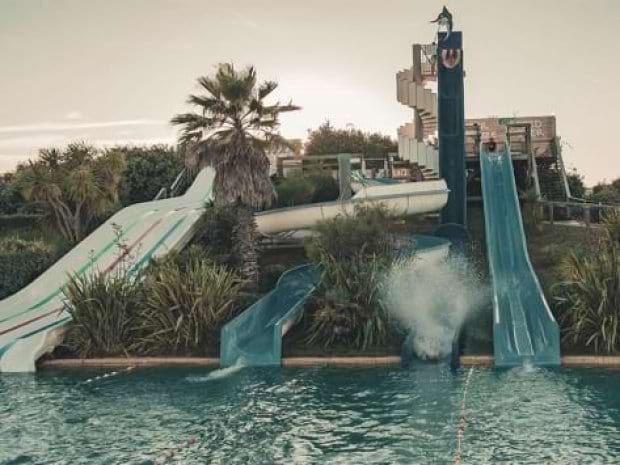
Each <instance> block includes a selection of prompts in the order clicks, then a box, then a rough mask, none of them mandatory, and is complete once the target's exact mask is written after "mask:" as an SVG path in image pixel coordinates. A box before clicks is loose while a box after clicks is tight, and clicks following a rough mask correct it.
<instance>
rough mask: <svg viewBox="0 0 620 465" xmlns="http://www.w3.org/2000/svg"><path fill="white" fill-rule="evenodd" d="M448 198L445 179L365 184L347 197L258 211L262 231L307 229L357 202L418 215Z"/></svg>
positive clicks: (345, 212) (259, 225) (439, 205)
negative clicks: (351, 196) (351, 195)
mask: <svg viewBox="0 0 620 465" xmlns="http://www.w3.org/2000/svg"><path fill="white" fill-rule="evenodd" d="M447 200H448V188H447V186H446V183H445V181H443V180H439V181H425V182H408V183H399V184H389V185H383V186H369V187H364V188H362V189H361V190H360V191H358V192H357V193H356V194H355V197H354V198H352V199H351V200H347V201H334V202H324V203H318V204H310V205H302V206H299V207H291V208H281V209H278V210H270V211H266V212H261V213H257V214H256V223H257V225H258V229H259V231H260V232H262V233H263V234H267V235H269V234H277V233H280V232H284V231H291V230H295V229H306V228H308V227H310V226H312V225H314V224H316V223H317V222H319V221H321V220H326V219H329V218H334V217H336V216H338V215H341V214H352V213H353V212H354V210H355V207H356V206H357V205H373V204H382V205H384V206H385V207H387V208H388V209H389V210H390V211H392V212H393V213H394V215H416V214H420V213H428V212H433V211H437V210H440V209H441V208H443V206H444V205H445V204H446V202H447Z"/></svg>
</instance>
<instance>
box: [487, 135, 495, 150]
mask: <svg viewBox="0 0 620 465" xmlns="http://www.w3.org/2000/svg"><path fill="white" fill-rule="evenodd" d="M496 150H497V142H495V139H493V138H492V137H491V138H489V142H487V152H495V151H496Z"/></svg>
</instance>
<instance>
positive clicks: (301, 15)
mask: <svg viewBox="0 0 620 465" xmlns="http://www.w3.org/2000/svg"><path fill="white" fill-rule="evenodd" d="M444 3H445V4H446V5H447V6H448V8H449V9H450V10H451V11H452V13H453V15H454V21H455V29H457V30H462V31H463V40H464V64H465V69H466V73H467V78H466V81H465V105H466V116H467V117H484V116H513V115H516V116H532V115H538V114H554V115H556V117H557V127H558V133H559V134H560V135H561V137H562V140H563V141H564V142H565V146H564V152H563V153H564V159H565V162H566V163H567V165H568V166H569V167H575V168H577V169H578V171H579V172H580V173H582V174H584V175H585V177H586V183H587V184H588V185H593V184H595V183H597V182H599V181H602V180H611V179H614V178H616V177H620V156H619V155H618V154H617V153H616V150H617V148H616V147H615V145H616V144H615V143H614V141H615V139H617V137H615V136H616V131H619V130H620V116H619V113H618V112H619V110H620V87H619V86H620V82H619V81H618V76H619V75H620V64H619V61H618V58H617V57H618V53H617V46H616V45H614V43H615V42H617V41H618V40H619V39H620V27H618V25H619V24H620V0H520V1H515V0H452V1H446V2H442V1H436V0H382V1H370V0H312V1H310V2H309V1H307V0H88V1H83V0H0V57H2V61H1V65H0V172H2V171H6V170H9V169H11V168H13V167H14V166H15V164H16V163H17V162H19V161H23V160H25V159H28V158H29V157H33V156H36V153H37V150H38V148H41V147H47V146H52V145H56V146H59V145H63V144H66V143H68V142H70V141H75V140H84V141H87V142H90V143H94V144H100V145H112V144H115V143H134V144H150V143H173V142H174V141H175V137H176V129H175V128H173V127H172V126H170V124H169V121H170V118H171V117H172V116H173V115H174V114H176V113H179V112H183V111H186V110H188V109H189V107H188V106H187V105H186V103H185V100H186V98H187V95H188V94H190V93H191V92H193V91H196V90H197V88H196V83H195V82H196V78H197V77H198V76H201V75H209V74H212V73H213V72H214V71H215V67H216V65H217V63H220V62H233V63H234V64H235V65H236V66H240V67H241V66H244V65H248V64H252V65H254V66H255V67H256V68H257V70H258V73H259V78H260V79H274V80H276V81H278V82H279V83H280V86H279V87H278V90H277V91H276V93H275V95H276V97H277V99H278V100H280V101H282V102H288V101H289V100H292V101H293V102H294V103H296V104H298V105H300V106H302V108H303V109H302V110H301V111H299V112H296V113H289V114H286V115H284V116H283V118H282V128H281V132H282V134H283V135H284V136H286V137H289V138H304V137H305V136H306V135H307V131H308V129H312V128H316V127H317V126H319V125H320V124H321V123H322V122H324V121H325V120H326V119H329V120H330V121H331V122H332V123H333V124H334V125H335V126H340V127H346V126H348V125H353V126H355V127H357V128H360V129H363V130H369V131H380V132H383V133H386V134H389V135H392V136H396V129H397V128H398V126H400V125H401V124H403V123H405V122H408V121H410V120H411V118H412V110H411V109H407V108H406V107H404V106H402V105H400V104H399V103H398V102H397V101H396V80H395V73H396V72H397V71H398V70H400V69H404V68H408V67H410V66H411V60H412V58H411V45H412V44H413V43H414V42H418V43H428V42H431V41H432V39H433V35H434V33H435V27H434V26H433V25H431V24H429V20H430V19H434V18H435V17H436V16H437V14H438V13H439V11H440V10H441V7H442V6H443V4H444Z"/></svg>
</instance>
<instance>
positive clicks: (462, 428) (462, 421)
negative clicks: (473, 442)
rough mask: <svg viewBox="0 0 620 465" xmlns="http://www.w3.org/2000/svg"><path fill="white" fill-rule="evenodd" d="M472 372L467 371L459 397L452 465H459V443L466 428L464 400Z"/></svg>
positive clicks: (461, 441) (460, 452) (471, 369)
mask: <svg viewBox="0 0 620 465" xmlns="http://www.w3.org/2000/svg"><path fill="white" fill-rule="evenodd" d="M473 373H474V369H473V368H470V369H469V372H468V373H467V378H465V385H464V387H463V399H461V411H460V414H459V426H458V429H457V432H456V452H455V454H454V465H461V455H462V449H461V445H462V443H463V438H464V436H465V429H466V428H467V417H466V416H465V401H466V400H467V389H468V387H469V384H470V382H471V378H472V376H473Z"/></svg>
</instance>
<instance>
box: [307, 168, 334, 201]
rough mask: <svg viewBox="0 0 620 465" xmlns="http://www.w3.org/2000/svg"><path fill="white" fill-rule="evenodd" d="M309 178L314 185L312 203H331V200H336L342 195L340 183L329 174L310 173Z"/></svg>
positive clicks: (322, 172) (321, 172) (320, 172)
mask: <svg viewBox="0 0 620 465" xmlns="http://www.w3.org/2000/svg"><path fill="white" fill-rule="evenodd" d="M308 177H309V178H310V182H311V183H312V184H313V185H314V194H313V196H312V203H318V202H329V201H330V200H336V199H337V198H338V196H339V195H340V188H339V187H338V181H336V180H335V179H334V178H333V176H332V175H331V174H330V173H329V172H324V171H316V172H310V173H309V174H308Z"/></svg>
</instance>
